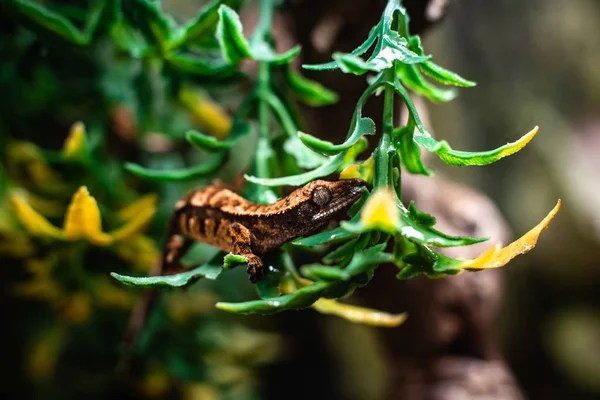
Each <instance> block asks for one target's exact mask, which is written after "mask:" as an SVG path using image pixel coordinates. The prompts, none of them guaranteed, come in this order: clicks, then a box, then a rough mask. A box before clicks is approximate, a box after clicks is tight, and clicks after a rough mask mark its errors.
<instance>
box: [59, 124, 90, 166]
mask: <svg viewBox="0 0 600 400" xmlns="http://www.w3.org/2000/svg"><path fill="white" fill-rule="evenodd" d="M86 152H87V139H86V135H85V126H84V125H83V122H75V123H74V124H73V126H71V130H70V132H69V136H67V139H66V140H65V143H64V145H63V156H64V157H65V158H66V159H77V158H82V157H83V156H85V153H86Z"/></svg>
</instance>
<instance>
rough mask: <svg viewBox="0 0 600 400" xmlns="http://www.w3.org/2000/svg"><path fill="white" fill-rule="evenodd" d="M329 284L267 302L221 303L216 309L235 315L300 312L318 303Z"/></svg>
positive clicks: (297, 291)
mask: <svg viewBox="0 0 600 400" xmlns="http://www.w3.org/2000/svg"><path fill="white" fill-rule="evenodd" d="M327 287H328V283H326V282H315V283H313V284H312V285H310V286H306V287H303V288H301V289H298V290H296V291H295V292H292V293H289V294H285V295H283V296H279V297H275V298H273V299H267V300H253V301H245V302H241V303H226V302H219V303H217V305H216V307H217V308H218V309H220V310H223V311H227V312H230V313H233V314H241V315H250V314H273V313H277V312H281V311H285V310H299V309H302V308H306V307H309V306H310V305H311V304H313V303H314V302H315V301H317V300H318V299H319V298H320V297H321V295H322V294H323V292H324V291H325V290H326V289H327Z"/></svg>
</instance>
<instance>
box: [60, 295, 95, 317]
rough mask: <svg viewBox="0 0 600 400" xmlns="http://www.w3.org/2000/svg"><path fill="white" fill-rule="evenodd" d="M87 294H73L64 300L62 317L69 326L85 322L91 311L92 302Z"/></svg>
mask: <svg viewBox="0 0 600 400" xmlns="http://www.w3.org/2000/svg"><path fill="white" fill-rule="evenodd" d="M91 300H92V299H91V297H90V295H89V294H88V293H83V292H80V293H75V294H73V295H71V296H69V297H66V298H65V299H64V302H63V304H62V317H63V318H64V319H65V320H66V321H67V322H68V323H70V324H81V323H83V322H85V321H87V320H88V319H89V317H90V314H91V311H92V301H91Z"/></svg>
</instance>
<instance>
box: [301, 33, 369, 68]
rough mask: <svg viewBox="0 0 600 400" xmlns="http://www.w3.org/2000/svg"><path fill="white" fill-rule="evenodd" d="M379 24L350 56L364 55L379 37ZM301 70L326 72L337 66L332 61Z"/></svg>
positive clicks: (305, 65) (307, 66) (306, 66)
mask: <svg viewBox="0 0 600 400" xmlns="http://www.w3.org/2000/svg"><path fill="white" fill-rule="evenodd" d="M380 24H381V23H379V24H377V25H376V26H374V27H373V28H372V29H371V32H369V36H368V37H367V40H365V41H364V42H363V44H361V45H360V46H358V47H357V48H356V49H354V50H353V51H352V52H351V53H350V54H353V55H355V56H362V55H363V54H364V53H366V52H367V50H369V49H370V48H371V46H373V44H374V43H375V41H376V40H377V38H378V37H379V36H378V34H379V27H380ZM340 54H341V53H340ZM302 68H304V69H308V70H311V71H328V70H334V69H338V68H339V65H338V63H337V62H336V61H332V62H328V63H324V64H304V65H303V66H302Z"/></svg>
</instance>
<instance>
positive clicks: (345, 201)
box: [312, 186, 363, 222]
mask: <svg viewBox="0 0 600 400" xmlns="http://www.w3.org/2000/svg"><path fill="white" fill-rule="evenodd" d="M362 188H363V186H354V187H352V188H350V190H348V192H346V193H345V194H344V195H343V196H341V197H340V198H338V199H335V200H333V201H332V202H331V203H329V204H327V207H325V208H324V209H323V210H321V211H319V212H318V213H316V214H315V215H314V216H313V217H312V220H313V221H315V222H318V221H321V220H324V219H329V218H330V217H331V216H332V215H334V214H336V213H337V212H339V211H341V210H345V209H347V208H349V207H350V206H351V205H352V204H354V202H356V200H358V199H359V198H360V196H361V194H362Z"/></svg>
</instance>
